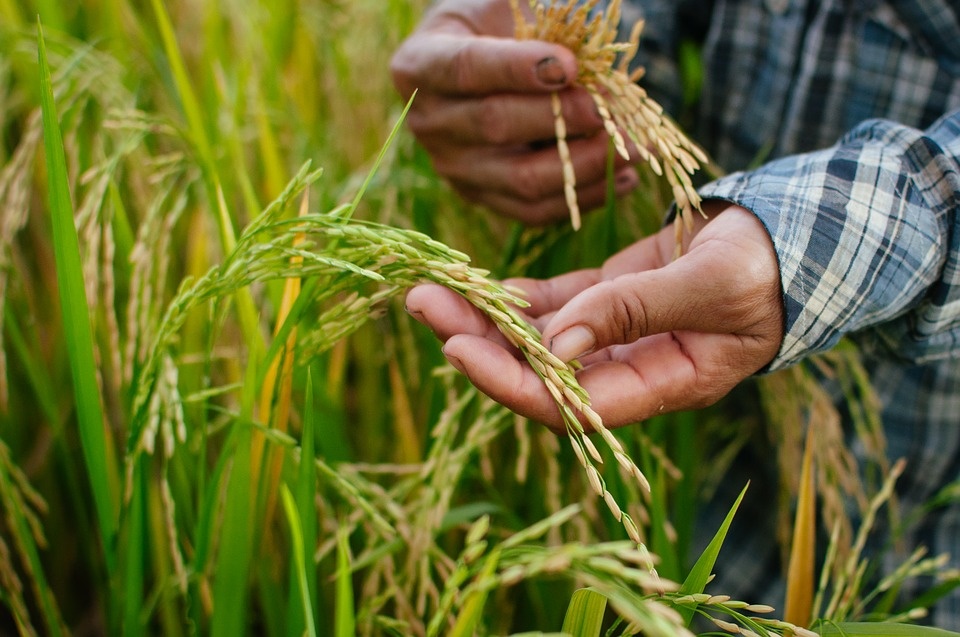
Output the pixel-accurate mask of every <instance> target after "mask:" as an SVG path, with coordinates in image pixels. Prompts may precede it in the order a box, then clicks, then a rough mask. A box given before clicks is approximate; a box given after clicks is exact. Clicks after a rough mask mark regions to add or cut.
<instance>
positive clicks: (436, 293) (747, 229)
mask: <svg viewBox="0 0 960 637" xmlns="http://www.w3.org/2000/svg"><path fill="white" fill-rule="evenodd" d="M705 211H707V212H708V214H710V216H711V218H710V220H709V221H708V222H706V221H702V222H700V223H698V227H697V229H696V233H695V234H694V235H693V236H691V237H690V238H689V239H688V243H687V245H686V247H685V252H684V254H683V256H681V257H680V258H678V259H675V260H674V259H672V254H673V250H674V235H673V229H672V228H665V229H664V230H662V231H661V232H659V233H658V234H656V235H654V236H652V237H649V238H647V239H644V240H642V241H639V242H637V243H635V244H633V245H632V246H630V247H628V248H627V249H625V250H624V251H622V252H620V253H618V254H616V255H614V256H613V257H611V258H610V259H609V260H608V261H607V262H606V263H605V264H604V265H603V267H601V268H598V269H590V270H578V271H574V272H571V273H568V274H564V275H561V276H558V277H555V278H552V279H546V280H534V279H514V280H511V281H509V283H510V284H512V285H514V286H518V287H520V288H522V289H524V290H525V291H526V293H527V300H528V301H530V303H531V306H530V307H529V308H527V310H526V315H527V318H528V319H529V320H531V322H533V323H534V324H535V325H536V326H537V327H538V328H540V329H541V331H542V333H543V342H544V344H545V345H547V346H548V347H549V348H550V350H551V351H552V352H553V353H554V354H556V355H557V356H558V357H560V358H561V359H563V360H572V359H574V358H578V359H579V360H580V362H581V363H582V364H583V368H582V369H581V370H580V371H579V372H578V373H577V379H578V380H579V382H580V384H581V385H582V386H583V387H584V389H586V390H587V392H588V393H589V394H590V397H591V403H592V406H593V409H594V410H595V411H596V412H597V413H598V414H599V415H600V416H601V418H603V420H604V423H605V424H606V425H607V426H608V427H618V426H623V425H625V424H629V423H632V422H637V421H641V420H644V419H646V418H648V417H650V416H652V415H655V414H657V413H660V412H669V411H678V410H683V409H696V408H702V407H705V406H708V405H710V404H713V403H714V402H716V401H717V400H719V399H720V398H722V397H723V396H724V395H726V394H727V393H728V392H729V391H730V390H731V389H733V387H734V386H736V385H737V384H738V383H739V382H741V381H742V380H744V379H745V378H747V377H748V376H750V375H752V374H754V373H756V372H757V371H759V370H761V369H762V368H763V367H764V366H766V365H767V364H768V363H769V362H770V361H771V360H772V359H773V358H774V356H775V355H776V353H777V351H778V350H779V348H780V343H781V341H782V339H783V302H782V294H781V288H780V276H779V271H778V264H777V257H776V254H775V252H774V250H773V245H772V242H771V240H770V237H769V235H768V234H767V232H766V230H765V229H764V227H763V225H762V224H761V223H760V221H759V220H758V219H757V218H756V217H755V216H754V215H753V214H751V213H750V212H749V211H747V210H744V209H743V208H739V207H737V206H729V207H728V205H727V204H724V203H723V202H719V201H712V202H708V203H707V204H706V205H705ZM407 308H408V310H409V311H410V313H411V314H412V315H413V316H414V317H415V318H417V319H418V320H420V321H421V322H423V323H425V324H426V325H428V326H429V327H430V328H431V329H433V331H434V333H435V334H436V335H437V336H438V337H439V338H440V339H441V340H443V341H444V346H443V351H444V354H445V355H446V356H447V358H448V360H449V361H450V362H451V363H452V364H453V365H454V366H455V367H457V369H459V370H460V371H461V372H463V373H464V374H466V375H467V377H468V378H469V379H470V381H471V382H472V383H473V384H474V385H476V386H477V388H478V389H480V390H481V391H482V392H484V393H485V394H487V395H488V396H490V397H491V398H493V399H494V400H496V401H498V402H500V403H502V404H503V405H505V406H507V407H509V408H510V409H512V410H513V411H515V412H517V413H519V414H522V415H524V416H527V417H529V418H532V419H534V420H538V421H540V422H543V423H544V424H546V425H548V426H550V427H551V428H553V429H555V430H557V431H563V430H564V426H563V421H562V420H561V418H560V413H559V411H558V409H557V408H556V406H555V404H554V403H553V399H552V398H551V397H550V394H549V393H548V392H547V390H546V389H545V388H544V386H543V383H542V381H541V380H540V378H539V377H538V376H537V374H536V372H535V371H534V370H533V369H532V368H531V367H530V366H529V365H528V364H527V363H526V362H525V361H524V360H523V359H522V357H521V356H519V354H518V352H517V351H516V350H515V349H513V348H512V347H511V346H510V345H509V344H508V343H507V342H506V340H505V339H504V338H503V337H502V336H501V335H500V333H499V332H498V330H497V329H496V327H495V326H494V325H493V324H492V323H491V322H490V321H489V320H487V319H486V318H485V317H484V316H482V315H481V314H480V313H479V312H478V311H477V310H476V309H475V308H474V307H473V306H472V305H470V304H469V303H468V302H467V301H465V300H464V299H463V298H461V297H459V296H457V295H456V294H455V293H453V292H451V291H450V290H447V289H445V288H442V287H439V286H435V285H424V286H419V287H416V288H414V289H413V290H411V291H410V292H409V294H408V295H407Z"/></svg>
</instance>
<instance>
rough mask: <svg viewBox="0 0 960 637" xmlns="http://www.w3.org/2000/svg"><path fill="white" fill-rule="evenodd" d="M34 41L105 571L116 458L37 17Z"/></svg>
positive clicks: (61, 278) (66, 310)
mask: <svg viewBox="0 0 960 637" xmlns="http://www.w3.org/2000/svg"><path fill="white" fill-rule="evenodd" d="M37 41H38V48H39V59H40V88H41V90H40V98H41V109H42V111H43V142H44V149H45V151H46V162H47V188H48V196H49V205H50V215H51V221H52V226H53V248H54V259H55V261H56V272H57V284H58V287H59V291H60V312H61V315H62V317H63V331H64V339H65V340H66V345H67V352H68V358H69V361H70V373H71V377H72V378H73V391H74V398H75V400H76V404H77V420H78V424H79V427H80V442H81V446H82V448H83V455H84V459H85V460H86V464H87V475H88V477H89V479H90V486H91V489H92V491H93V499H94V506H95V507H96V511H97V521H98V523H99V527H100V534H101V539H102V541H103V552H104V557H105V560H106V564H107V570H108V571H109V572H111V573H112V572H113V571H114V568H115V566H116V555H115V545H114V540H115V538H116V534H117V526H118V501H119V483H118V480H117V478H116V476H117V472H116V459H115V457H114V455H113V452H112V443H111V441H110V440H109V439H108V432H107V429H106V427H105V426H104V425H105V421H104V416H103V406H102V405H101V403H100V388H99V386H98V384H97V366H96V362H95V358H94V352H93V349H94V345H93V329H92V327H91V325H90V313H89V310H88V305H87V297H86V291H85V289H84V282H83V274H82V272H83V268H82V267H81V260H80V242H79V240H78V238H77V229H76V226H75V225H74V220H73V204H72V203H71V201H70V190H69V187H68V181H67V165H66V159H65V157H64V151H63V137H62V135H61V132H60V124H59V121H58V117H57V110H56V104H55V103H54V99H53V83H52V81H51V78H50V67H49V65H48V63H47V50H46V46H45V44H44V40H43V28H42V26H41V24H40V22H39V21H38V22H37Z"/></svg>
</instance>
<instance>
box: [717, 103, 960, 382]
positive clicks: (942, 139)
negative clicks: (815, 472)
mask: <svg viewBox="0 0 960 637" xmlns="http://www.w3.org/2000/svg"><path fill="white" fill-rule="evenodd" d="M700 192H701V195H702V196H703V197H704V198H719V199H724V200H728V201H731V202H733V203H736V204H738V205H740V206H743V207H744V208H747V209H748V210H751V211H752V212H753V213H754V214H755V215H757V217H758V218H759V219H760V221H761V222H762V223H763V224H764V226H765V227H766V228H767V230H768V232H769V233H770V236H771V238H772V239H773V243H774V246H775V249H776V252H777V257H778V259H779V263H780V275H781V282H782V286H783V302H784V308H785V335H784V340H783V343H782V345H781V348H780V351H779V352H778V354H777V356H776V358H775V359H774V360H773V361H772V363H771V364H770V366H769V367H768V370H769V371H773V370H776V369H779V368H782V367H785V366H788V365H790V364H792V363H795V362H797V361H799V360H801V359H802V358H804V357H807V356H809V355H811V354H814V353H817V352H822V351H825V350H828V349H830V348H832V347H833V346H834V345H836V344H837V342H838V341H839V340H840V339H841V338H842V337H843V336H845V335H848V334H849V335H851V336H853V337H858V336H865V335H869V336H870V337H871V338H870V340H871V342H880V343H882V344H883V347H884V349H885V350H887V353H888V354H889V355H890V356H893V357H897V358H901V359H903V360H905V361H908V362H911V363H924V362H930V361H933V360H938V359H943V358H947V357H950V356H954V357H956V356H960V110H958V111H954V112H951V113H949V114H947V115H945V116H944V117H942V118H940V119H939V120H938V121H937V122H936V123H934V124H933V125H932V126H931V127H930V128H928V129H927V130H925V131H921V130H917V129H915V128H910V127H907V126H902V125H899V124H896V123H893V122H890V121H885V120H870V121H866V122H864V123H863V124H861V125H859V126H858V127H857V128H855V129H854V130H852V131H851V132H850V133H848V134H847V135H846V136H844V137H843V138H842V139H841V140H840V141H839V142H838V143H837V144H836V145H835V146H833V147H830V148H827V149H824V150H821V151H817V152H812V153H807V154H800V155H793V156H788V157H784V158H782V159H778V160H775V161H772V162H770V163H767V164H764V165H763V166H761V167H760V168H758V169H756V170H752V171H747V172H738V173H735V174H731V175H729V176H726V177H723V178H721V179H719V180H717V181H715V182H712V183H710V184H708V185H706V186H705V187H703V188H701V191H700Z"/></svg>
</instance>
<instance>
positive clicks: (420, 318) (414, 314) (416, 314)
mask: <svg viewBox="0 0 960 637" xmlns="http://www.w3.org/2000/svg"><path fill="white" fill-rule="evenodd" d="M403 309H404V310H406V311H407V314H409V315H410V316H412V317H413V318H415V319H417V320H418V321H420V322H421V323H423V312H421V311H420V310H412V309H410V307H409V306H407V305H404V306H403Z"/></svg>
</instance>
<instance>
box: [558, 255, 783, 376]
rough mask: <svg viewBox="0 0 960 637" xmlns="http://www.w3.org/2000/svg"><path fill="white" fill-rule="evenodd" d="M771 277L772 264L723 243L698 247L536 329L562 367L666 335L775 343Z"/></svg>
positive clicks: (601, 290) (610, 285)
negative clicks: (682, 333)
mask: <svg viewBox="0 0 960 637" xmlns="http://www.w3.org/2000/svg"><path fill="white" fill-rule="evenodd" d="M731 253H732V254H731ZM732 255H738V256H732ZM771 273H772V276H771ZM776 273H777V270H776V266H775V263H774V265H773V269H772V270H770V269H769V265H768V266H766V267H765V266H763V265H760V264H758V263H757V262H756V260H754V259H751V258H750V257H749V256H748V255H747V254H745V253H744V252H743V251H739V250H730V246H729V245H726V246H713V245H709V244H707V245H703V246H700V247H699V248H698V249H697V250H695V251H691V252H690V253H688V254H687V255H685V256H683V257H681V258H680V259H678V260H676V261H674V262H672V263H670V264H668V265H666V266H664V267H662V268H659V269H656V270H648V271H644V272H635V273H629V274H623V275H620V276H618V277H616V278H614V279H610V280H607V281H603V282H601V283H598V284H597V285H594V286H592V287H590V288H588V289H586V290H584V291H583V292H581V293H580V294H579V295H577V296H576V297H574V298H573V299H571V300H570V301H569V302H568V303H567V304H566V305H564V306H563V307H562V308H561V309H560V310H559V311H558V312H557V313H556V314H555V315H554V316H553V318H552V319H551V320H550V322H549V323H548V324H547V326H546V327H545V328H544V332H543V337H544V343H545V344H546V345H547V346H548V347H549V348H550V351H552V352H553V353H554V355H556V356H557V357H558V358H560V359H562V360H564V361H569V360H572V359H574V358H577V357H579V356H583V355H585V354H589V353H591V352H594V351H598V350H601V349H603V348H605V347H609V346H611V345H618V344H626V343H632V342H634V341H636V340H637V339H639V338H642V337H644V336H650V335H653V334H659V333H663V332H671V331H694V332H703V333H717V334H737V335H740V336H757V337H765V338H774V339H776V338H778V335H779V330H780V318H779V314H778V307H779V303H780V299H779V297H780V295H779V278H778V277H777V276H776Z"/></svg>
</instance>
